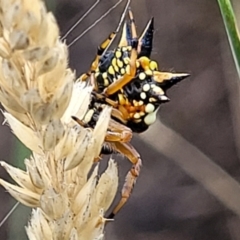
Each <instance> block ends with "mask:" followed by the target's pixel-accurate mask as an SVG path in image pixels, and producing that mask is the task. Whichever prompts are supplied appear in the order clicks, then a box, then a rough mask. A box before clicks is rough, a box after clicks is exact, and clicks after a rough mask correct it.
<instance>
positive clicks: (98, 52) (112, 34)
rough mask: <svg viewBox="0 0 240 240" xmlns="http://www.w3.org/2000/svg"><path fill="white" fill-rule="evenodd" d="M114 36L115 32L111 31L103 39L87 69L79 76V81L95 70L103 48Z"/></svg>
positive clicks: (85, 78) (84, 79)
mask: <svg viewBox="0 0 240 240" xmlns="http://www.w3.org/2000/svg"><path fill="white" fill-rule="evenodd" d="M115 36H116V33H115V32H113V33H111V34H110V35H109V37H108V38H107V39H106V40H105V41H103V42H102V44H101V45H100V46H98V49H97V55H96V57H95V59H94V60H93V62H92V64H91V67H90V69H89V71H88V72H86V73H84V74H82V75H81V76H80V80H81V81H86V80H87V79H88V78H89V77H90V76H91V74H92V73H94V72H95V70H96V69H97V67H98V64H99V60H100V57H101V56H102V54H103V53H104V50H105V49H106V48H107V47H108V46H109V44H110V43H111V41H112V39H113V38H114V37H115Z"/></svg>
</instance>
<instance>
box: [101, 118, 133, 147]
mask: <svg viewBox="0 0 240 240" xmlns="http://www.w3.org/2000/svg"><path fill="white" fill-rule="evenodd" d="M108 129H109V131H108V132H107V134H106V137H105V140H106V141H109V142H122V143H123V142H129V141H130V140H131V139H132V130H131V129H130V128H128V127H126V126H125V125H123V124H121V123H118V122H117V121H115V120H113V119H111V120H110V122H109V125H108Z"/></svg>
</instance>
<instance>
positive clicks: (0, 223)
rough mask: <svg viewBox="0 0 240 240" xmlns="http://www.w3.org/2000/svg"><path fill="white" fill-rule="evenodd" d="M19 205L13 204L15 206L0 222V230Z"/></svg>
mask: <svg viewBox="0 0 240 240" xmlns="http://www.w3.org/2000/svg"><path fill="white" fill-rule="evenodd" d="M19 204H20V203H19V202H17V203H15V205H14V206H13V207H12V209H11V210H10V211H9V212H8V213H7V215H6V216H5V217H4V218H3V220H2V221H1V222H0V228H1V227H2V225H3V224H4V223H5V222H6V221H7V220H8V218H9V217H10V216H11V215H12V213H13V212H14V211H15V210H16V208H17V207H18V205H19Z"/></svg>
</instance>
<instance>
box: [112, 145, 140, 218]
mask: <svg viewBox="0 0 240 240" xmlns="http://www.w3.org/2000/svg"><path fill="white" fill-rule="evenodd" d="M112 145H113V146H114V147H113V148H114V149H116V151H117V152H119V153H122V154H124V155H125V156H126V157H127V158H128V159H129V160H130V161H131V163H132V164H133V165H132V168H131V169H130V170H129V172H128V173H127V175H126V178H125V183H124V185H123V188H122V193H121V199H120V201H119V202H118V204H117V205H116V207H115V208H114V209H113V211H112V212H111V213H110V214H109V216H108V218H114V216H115V215H116V214H117V213H118V212H119V210H120V209H121V208H122V207H123V206H124V204H125V203H126V202H127V200H128V198H129V197H130V195H131V192H132V190H133V187H134V184H135V182H136V180H137V177H138V176H139V173H140V168H141V165H142V161H141V158H140V156H139V154H138V152H137V151H136V150H135V149H134V148H133V146H131V145H130V144H129V143H121V142H115V143H112Z"/></svg>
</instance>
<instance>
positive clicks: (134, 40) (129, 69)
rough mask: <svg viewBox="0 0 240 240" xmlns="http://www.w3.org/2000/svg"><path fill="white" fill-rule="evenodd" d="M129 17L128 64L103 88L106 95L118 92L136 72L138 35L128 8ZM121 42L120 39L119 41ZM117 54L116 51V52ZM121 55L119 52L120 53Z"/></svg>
mask: <svg viewBox="0 0 240 240" xmlns="http://www.w3.org/2000/svg"><path fill="white" fill-rule="evenodd" d="M129 17H130V23H131V33H132V35H131V39H130V41H131V53H130V60H129V63H128V65H127V66H126V72H125V74H123V75H122V76H121V77H120V78H118V79H117V80H116V81H114V82H112V83H111V84H110V85H109V86H108V87H106V88H105V89H104V92H103V93H104V94H105V95H106V96H110V95H112V94H114V93H116V92H118V91H119V90H120V89H122V88H123V87H124V86H125V85H127V84H128V83H129V82H131V80H132V79H133V78H134V77H135V74H136V69H137V66H136V63H137V58H138V42H139V41H138V37H137V31H136V25H135V23H134V19H133V14H132V12H131V10H129ZM120 44H121V41H120ZM116 55H117V52H116ZM120 55H121V53H120Z"/></svg>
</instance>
